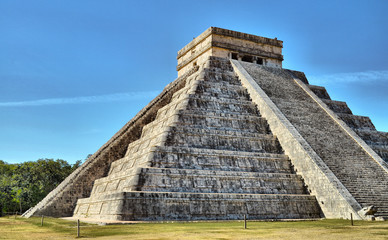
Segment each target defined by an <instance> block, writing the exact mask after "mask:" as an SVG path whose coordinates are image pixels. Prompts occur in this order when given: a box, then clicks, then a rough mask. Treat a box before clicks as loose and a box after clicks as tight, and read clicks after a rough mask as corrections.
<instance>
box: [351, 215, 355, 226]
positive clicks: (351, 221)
mask: <svg viewBox="0 0 388 240" xmlns="http://www.w3.org/2000/svg"><path fill="white" fill-rule="evenodd" d="M350 222H351V223H352V226H354V225H353V213H350Z"/></svg>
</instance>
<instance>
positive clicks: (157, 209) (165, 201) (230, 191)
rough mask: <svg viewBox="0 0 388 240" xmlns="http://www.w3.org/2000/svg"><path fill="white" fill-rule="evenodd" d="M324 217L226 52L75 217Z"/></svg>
mask: <svg viewBox="0 0 388 240" xmlns="http://www.w3.org/2000/svg"><path fill="white" fill-rule="evenodd" d="M244 214H247V216H248V219H301V218H319V217H320V209H319V206H318V203H317V201H316V199H315V197H314V196H311V195H309V194H308V191H307V189H306V187H305V186H304V183H303V179H302V178H301V177H300V176H299V175H296V174H295V173H294V171H293V168H292V166H291V162H290V160H289V159H288V157H287V156H286V155H285V154H284V153H283V150H282V147H281V146H280V144H279V142H278V140H277V138H276V137H275V136H274V135H273V134H272V133H271V131H270V128H269V126H268V124H267V122H266V120H265V119H263V118H262V117H261V116H260V113H259V112H258V110H257V107H256V106H255V104H253V103H252V101H251V99H250V97H249V95H248V93H247V91H246V90H245V89H244V88H243V87H242V86H241V83H240V81H239V79H238V78H237V77H236V76H235V74H234V72H233V68H232V66H231V64H230V62H229V61H228V60H227V59H221V58H215V57H210V59H209V60H208V61H207V62H206V63H205V64H204V66H202V67H201V68H200V70H199V71H198V72H196V73H194V74H192V75H191V76H189V77H188V78H187V79H186V85H185V86H184V87H183V88H182V89H180V90H178V91H176V92H175V93H174V95H173V96H172V99H171V101H170V103H169V104H167V105H165V106H163V107H161V108H160V109H159V110H158V112H157V115H156V118H155V120H154V121H152V122H150V123H148V124H147V125H145V126H144V127H143V128H142V133H141V137H140V138H139V139H138V140H136V141H133V142H131V143H130V144H129V145H128V148H127V151H126V154H125V156H124V157H122V158H120V159H118V160H116V161H114V162H113V163H112V164H111V166H110V169H109V172H108V174H107V175H106V176H105V177H103V178H100V179H97V180H96V181H94V186H93V189H92V191H91V194H90V197H89V198H84V199H79V200H78V203H77V206H76V208H75V211H74V216H75V217H86V218H100V219H114V220H201V219H203V220H209V219H242V218H243V216H244Z"/></svg>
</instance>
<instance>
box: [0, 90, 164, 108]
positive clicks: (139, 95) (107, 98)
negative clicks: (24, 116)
mask: <svg viewBox="0 0 388 240" xmlns="http://www.w3.org/2000/svg"><path fill="white" fill-rule="evenodd" d="M159 93H160V91H146V92H127V93H115V94H108V95H98V96H83V97H72V98H47V99H38V100H31V101H19V102H0V107H25V106H45V105H59V104H80V103H98V102H116V101H128V100H138V99H147V98H148V99H149V98H154V97H156V96H157V95H158V94H159Z"/></svg>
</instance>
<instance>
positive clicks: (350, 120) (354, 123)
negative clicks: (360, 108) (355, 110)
mask: <svg viewBox="0 0 388 240" xmlns="http://www.w3.org/2000/svg"><path fill="white" fill-rule="evenodd" d="M337 115H338V116H339V117H340V118H341V119H342V121H344V122H345V123H346V124H347V125H348V126H349V127H350V128H353V129H359V130H372V131H373V130H376V128H375V126H374V125H373V123H372V121H371V120H370V118H369V117H365V116H358V115H352V114H346V113H337Z"/></svg>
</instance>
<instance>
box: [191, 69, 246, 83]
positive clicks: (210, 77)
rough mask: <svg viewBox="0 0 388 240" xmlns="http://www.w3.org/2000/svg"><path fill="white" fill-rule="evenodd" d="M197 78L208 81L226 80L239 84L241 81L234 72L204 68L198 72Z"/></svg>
mask: <svg viewBox="0 0 388 240" xmlns="http://www.w3.org/2000/svg"><path fill="white" fill-rule="evenodd" d="M197 79H199V80H204V81H209V82H227V83H229V84H231V85H238V86H241V82H240V80H239V79H238V77H237V76H236V75H235V73H234V72H220V71H217V70H216V71H214V70H213V69H208V68H205V69H203V70H202V71H201V72H200V73H199V75H198V78H197Z"/></svg>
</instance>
